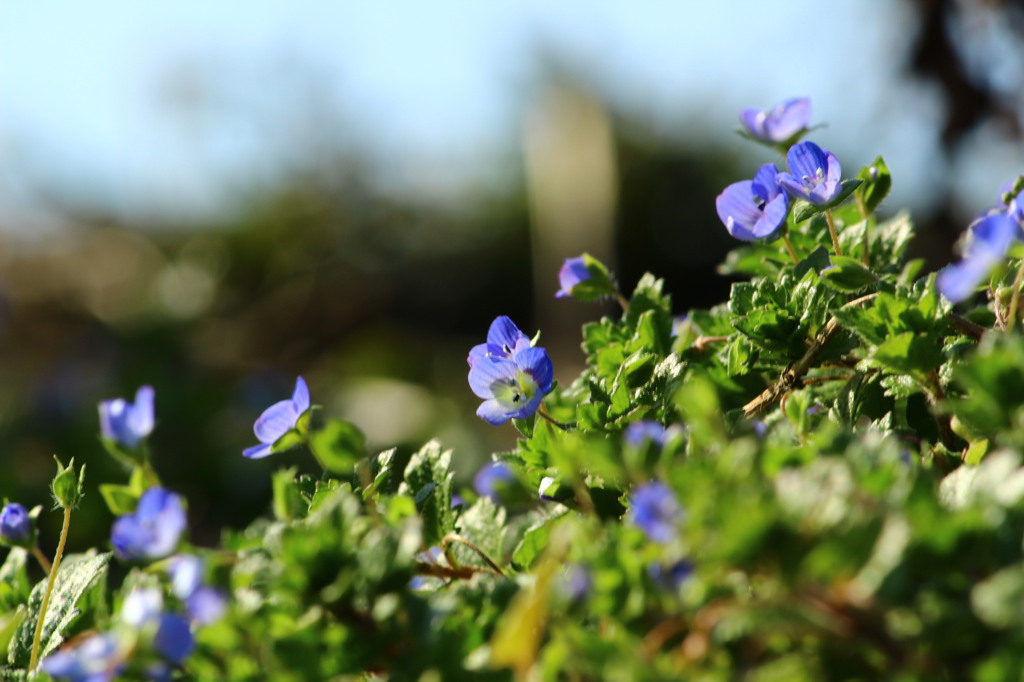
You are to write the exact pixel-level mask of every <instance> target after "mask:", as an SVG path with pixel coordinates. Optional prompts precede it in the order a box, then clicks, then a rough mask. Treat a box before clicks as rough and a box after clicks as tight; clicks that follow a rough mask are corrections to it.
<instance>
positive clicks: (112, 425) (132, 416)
mask: <svg viewBox="0 0 1024 682" xmlns="http://www.w3.org/2000/svg"><path fill="white" fill-rule="evenodd" d="M153 397H154V391H153V387H152V386H142V387H140V388H139V390H138V391H136V392H135V402H134V403H129V402H128V401H127V400H125V399H124V398H114V399H113V400H104V401H102V402H101V403H100V407H99V409H100V432H101V433H102V435H103V438H104V439H106V440H109V441H113V442H114V443H117V444H118V445H122V446H124V447H126V448H129V449H133V448H135V447H136V446H137V445H138V444H139V443H140V442H142V440H143V439H144V438H145V437H146V436H148V435H149V434H150V433H151V432H152V431H153V427H154V426H155V425H156V419H155V417H154V413H153Z"/></svg>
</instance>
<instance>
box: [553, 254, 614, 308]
mask: <svg viewBox="0 0 1024 682" xmlns="http://www.w3.org/2000/svg"><path fill="white" fill-rule="evenodd" d="M558 284H559V286H561V289H559V290H558V291H557V292H555V298H565V297H567V296H572V297H573V298H577V299H579V300H581V301H596V300H598V299H600V298H601V297H603V296H614V295H616V294H617V293H618V288H617V287H616V286H615V282H613V281H612V278H611V275H610V274H609V273H608V268H606V267H605V265H604V263H602V262H601V261H599V260H597V259H596V258H594V257H593V256H591V255H590V254H588V253H585V254H583V255H582V256H577V257H576V258H566V259H565V262H564V263H562V267H561V269H560V270H559V271H558Z"/></svg>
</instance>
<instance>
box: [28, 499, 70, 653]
mask: <svg viewBox="0 0 1024 682" xmlns="http://www.w3.org/2000/svg"><path fill="white" fill-rule="evenodd" d="M70 525H71V507H64V525H63V527H61V529H60V541H59V542H58V543H57V552H56V554H54V555H53V568H52V569H51V570H50V577H49V579H48V580H47V581H46V592H44V593H43V603H42V605H40V607H39V619H38V620H37V621H36V634H35V636H34V637H33V638H32V656H31V657H30V658H29V663H28V669H29V670H30V671H31V670H35V668H36V664H37V663H38V662H39V642H40V640H41V639H42V638H43V622H44V621H45V620H46V609H47V607H49V605H50V596H51V595H53V585H54V583H55V582H57V570H58V569H59V568H60V560H61V559H62V558H63V557H64V545H65V544H67V541H68V527H69V526H70Z"/></svg>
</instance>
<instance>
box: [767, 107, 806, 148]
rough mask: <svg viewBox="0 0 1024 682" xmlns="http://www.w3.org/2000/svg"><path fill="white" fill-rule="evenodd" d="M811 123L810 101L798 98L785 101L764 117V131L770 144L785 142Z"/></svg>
mask: <svg viewBox="0 0 1024 682" xmlns="http://www.w3.org/2000/svg"><path fill="white" fill-rule="evenodd" d="M810 122H811V100H810V99H809V98H807V97H798V98H795V99H790V100H786V101H785V102H783V103H782V104H780V105H779V106H777V107H775V108H774V109H772V110H771V112H769V113H768V116H767V117H765V123H764V126H765V131H766V132H767V135H768V137H769V138H771V141H772V142H785V141H786V140H788V139H789V138H791V137H793V136H794V135H796V134H797V133H798V132H800V131H801V130H803V129H804V128H806V127H807V126H808V125H809V124H810Z"/></svg>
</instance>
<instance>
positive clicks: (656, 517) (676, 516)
mask: <svg viewBox="0 0 1024 682" xmlns="http://www.w3.org/2000/svg"><path fill="white" fill-rule="evenodd" d="M627 515H628V518H629V520H630V521H631V522H632V523H633V525H635V526H636V527H637V528H639V529H640V530H642V531H643V532H644V534H646V535H647V537H648V538H649V539H650V540H652V541H654V542H660V543H665V542H668V541H670V540H671V539H672V538H673V537H674V536H675V533H676V525H677V524H678V523H679V521H680V520H682V518H683V508H682V507H680V506H679V502H677V501H676V496H675V494H674V493H673V492H672V490H671V488H669V487H668V486H667V485H665V484H664V483H662V482H661V481H652V482H651V483H645V484H643V485H640V486H637V488H636V490H634V491H633V494H632V495H630V499H629V511H628V512H627Z"/></svg>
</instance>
